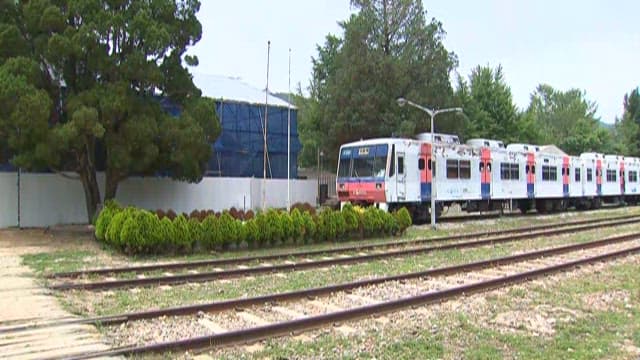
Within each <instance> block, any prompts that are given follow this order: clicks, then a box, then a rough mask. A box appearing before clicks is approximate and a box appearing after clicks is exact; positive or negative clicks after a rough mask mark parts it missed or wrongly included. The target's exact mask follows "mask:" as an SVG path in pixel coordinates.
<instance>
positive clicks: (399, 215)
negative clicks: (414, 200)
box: [393, 207, 413, 234]
mask: <svg viewBox="0 0 640 360" xmlns="http://www.w3.org/2000/svg"><path fill="white" fill-rule="evenodd" d="M393 216H394V218H395V219H396V222H397V223H398V233H400V234H404V232H405V231H406V230H407V228H409V226H411V224H412V222H413V221H412V220H411V214H410V213H409V210H407V208H404V207H403V208H400V210H398V211H396V212H395V213H394V214H393Z"/></svg>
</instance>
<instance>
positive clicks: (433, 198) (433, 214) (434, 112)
mask: <svg viewBox="0 0 640 360" xmlns="http://www.w3.org/2000/svg"><path fill="white" fill-rule="evenodd" d="M396 101H397V102H398V106H400V107H403V106H405V105H409V106H413V107H414V108H416V109H420V110H422V111H424V112H426V113H427V114H429V117H430V118H431V164H432V166H431V173H432V174H434V170H435V162H434V161H433V160H434V159H435V156H434V155H435V144H434V141H433V139H434V134H433V119H434V118H435V117H436V115H438V114H443V113H448V112H460V113H461V112H462V108H459V107H456V108H447V109H437V110H434V109H429V108H427V107H424V106H420V105H418V104H416V103H414V102H412V101H409V100H407V99H405V98H398V99H397V100H396ZM430 197H431V209H430V212H431V227H432V228H433V229H434V230H435V229H436V177H435V176H432V177H431V196H430Z"/></svg>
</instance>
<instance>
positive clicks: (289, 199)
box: [287, 49, 291, 211]
mask: <svg viewBox="0 0 640 360" xmlns="http://www.w3.org/2000/svg"><path fill="white" fill-rule="evenodd" d="M287 102H288V103H289V105H288V111H287V211H291V49H289V100H288V101H287Z"/></svg>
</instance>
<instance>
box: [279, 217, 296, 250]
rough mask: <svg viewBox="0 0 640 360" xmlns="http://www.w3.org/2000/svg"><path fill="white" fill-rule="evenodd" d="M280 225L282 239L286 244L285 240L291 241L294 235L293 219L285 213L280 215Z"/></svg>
mask: <svg viewBox="0 0 640 360" xmlns="http://www.w3.org/2000/svg"><path fill="white" fill-rule="evenodd" d="M280 225H281V226H282V234H283V236H282V239H283V241H284V242H285V243H286V242H287V240H289V239H293V238H294V235H296V229H295V228H294V224H293V218H292V217H291V214H289V213H288V212H286V211H283V212H281V213H280Z"/></svg>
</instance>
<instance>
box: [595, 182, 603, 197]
mask: <svg viewBox="0 0 640 360" xmlns="http://www.w3.org/2000/svg"><path fill="white" fill-rule="evenodd" d="M596 189H597V191H598V196H602V184H598V185H596Z"/></svg>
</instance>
